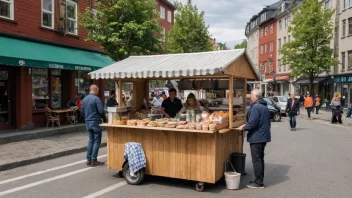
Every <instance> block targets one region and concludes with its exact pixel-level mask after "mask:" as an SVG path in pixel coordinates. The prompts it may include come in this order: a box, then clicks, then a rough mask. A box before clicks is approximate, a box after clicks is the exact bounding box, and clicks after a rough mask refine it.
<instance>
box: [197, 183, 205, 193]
mask: <svg viewBox="0 0 352 198" xmlns="http://www.w3.org/2000/svg"><path fill="white" fill-rule="evenodd" d="M196 190H197V191H198V192H203V191H204V183H203V182H197V183H196Z"/></svg>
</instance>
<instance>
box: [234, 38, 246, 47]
mask: <svg viewBox="0 0 352 198" xmlns="http://www.w3.org/2000/svg"><path fill="white" fill-rule="evenodd" d="M243 48H247V39H243V40H242V43H240V44H237V45H235V47H234V49H243Z"/></svg>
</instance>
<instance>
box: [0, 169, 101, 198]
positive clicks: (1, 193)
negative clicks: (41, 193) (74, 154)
mask: <svg viewBox="0 0 352 198" xmlns="http://www.w3.org/2000/svg"><path fill="white" fill-rule="evenodd" d="M92 168H94V167H87V168H84V169H80V170H76V171H72V172H69V173H66V174H62V175H58V176H55V177H51V178H48V179H44V180H41V181H37V182H33V183H30V184H27V185H23V186H19V187H17V188H12V189H9V190H5V191H2V192H0V197H1V196H4V195H7V194H10V193H14V192H17V191H21V190H24V189H27V188H31V187H34V186H38V185H41V184H45V183H48V182H51V181H54V180H58V179H62V178H65V177H69V176H71V175H75V174H78V173H82V172H84V171H88V170H90V169H92Z"/></svg>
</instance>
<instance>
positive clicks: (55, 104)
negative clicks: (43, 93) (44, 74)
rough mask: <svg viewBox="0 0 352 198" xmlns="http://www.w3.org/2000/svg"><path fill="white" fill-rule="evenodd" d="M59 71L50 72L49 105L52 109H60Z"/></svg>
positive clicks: (60, 83) (60, 82) (60, 88)
mask: <svg viewBox="0 0 352 198" xmlns="http://www.w3.org/2000/svg"><path fill="white" fill-rule="evenodd" d="M61 85H62V81H61V70H56V69H53V70H52V71H51V104H52V108H53V109H62V108H63V106H62V86H61Z"/></svg>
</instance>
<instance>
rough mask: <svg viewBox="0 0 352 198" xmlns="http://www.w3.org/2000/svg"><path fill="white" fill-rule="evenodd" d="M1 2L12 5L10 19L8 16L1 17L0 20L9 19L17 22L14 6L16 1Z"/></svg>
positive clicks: (2, 0)
mask: <svg viewBox="0 0 352 198" xmlns="http://www.w3.org/2000/svg"><path fill="white" fill-rule="evenodd" d="M0 1H1V2H4V3H8V4H10V17H6V16H2V15H0V18H2V19H8V20H15V13H14V12H15V6H14V4H15V2H14V0H9V1H7V0H0Z"/></svg>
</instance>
